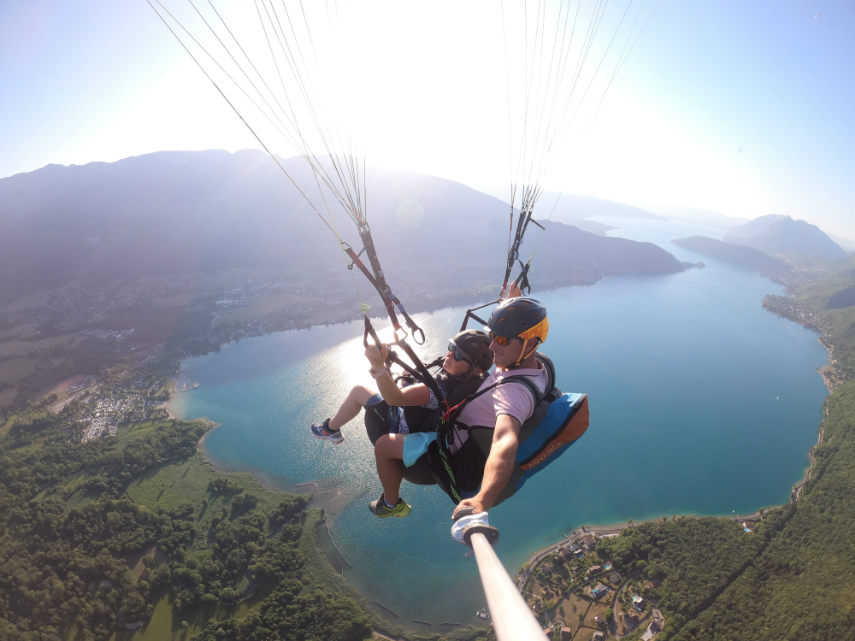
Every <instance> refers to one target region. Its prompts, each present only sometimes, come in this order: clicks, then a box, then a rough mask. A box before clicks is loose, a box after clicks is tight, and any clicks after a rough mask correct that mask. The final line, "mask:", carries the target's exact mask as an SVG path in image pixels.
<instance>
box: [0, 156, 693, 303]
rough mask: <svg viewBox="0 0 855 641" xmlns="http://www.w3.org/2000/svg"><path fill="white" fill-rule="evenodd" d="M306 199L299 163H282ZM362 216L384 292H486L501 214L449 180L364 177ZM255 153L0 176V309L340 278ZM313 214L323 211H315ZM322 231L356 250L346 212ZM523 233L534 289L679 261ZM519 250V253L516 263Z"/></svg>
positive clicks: (554, 231)
mask: <svg viewBox="0 0 855 641" xmlns="http://www.w3.org/2000/svg"><path fill="white" fill-rule="evenodd" d="M282 163H283V166H284V167H285V168H286V170H287V171H288V173H289V174H290V175H291V176H292V177H293V178H294V180H295V182H296V183H297V184H299V185H301V186H302V187H303V188H304V189H307V190H308V194H309V196H310V198H311V199H312V200H313V202H316V203H319V202H321V200H320V199H319V198H317V193H316V192H315V191H313V190H312V189H311V188H310V187H308V186H310V185H312V184H313V181H312V180H311V176H310V175H309V174H308V169H307V166H306V164H305V162H304V161H303V160H302V159H299V158H294V159H288V160H283V161H282ZM367 183H368V189H367V207H366V209H367V211H368V212H369V213H368V216H369V223H370V224H371V226H372V232H373V234H374V237H375V241H376V244H377V248H378V252H379V255H380V256H381V258H382V260H383V264H384V268H385V270H386V272H387V273H388V274H390V275H392V276H393V277H394V278H392V279H391V280H392V282H393V283H395V284H396V285H397V287H396V289H397V290H399V291H400V290H402V289H403V288H417V291H420V292H428V291H431V290H437V291H450V290H452V289H454V288H461V287H466V286H478V285H482V284H488V283H489V284H492V285H495V284H496V283H497V281H498V280H499V279H500V277H501V272H502V270H503V265H504V256H505V253H506V247H507V228H508V225H507V214H508V205H507V204H506V203H503V202H502V201H501V200H499V199H496V198H493V197H490V196H487V195H485V194H482V193H480V192H477V191H475V190H472V189H470V188H468V187H466V186H464V185H462V184H459V183H455V182H453V181H449V180H444V179H439V178H434V177H429V176H424V175H420V174H415V173H404V172H389V171H383V172H381V171H374V170H370V171H369V173H368V177H367ZM315 213H316V212H314V211H313V210H312V208H311V207H310V206H309V205H308V204H307V203H306V201H305V199H304V198H303V197H302V196H301V195H300V194H299V193H298V191H297V190H296V189H295V188H294V186H293V185H292V184H291V183H290V182H289V180H287V179H286V177H285V176H284V175H283V174H282V172H281V171H280V170H279V169H278V168H277V166H276V165H275V164H274V163H273V162H272V161H271V160H270V159H269V158H268V157H267V156H266V155H264V154H263V153H261V152H256V151H243V152H238V153H235V154H231V153H227V152H224V151H207V152H159V153H154V154H148V155H145V156H140V157H135V158H127V159H125V160H121V161H118V162H115V163H109V164H108V163H91V164H88V165H84V166H69V167H64V166H58V165H49V166H47V167H44V168H43V169H40V170H37V171H34V172H31V173H26V174H18V175H16V176H12V177H10V178H5V179H3V180H0V302H2V301H6V302H8V301H9V300H11V299H13V298H15V297H18V296H22V295H24V294H28V293H30V292H32V291H35V290H39V289H44V288H56V287H60V286H63V285H65V284H66V283H69V282H76V283H78V284H80V285H83V286H86V287H99V286H104V285H107V284H109V283H115V282H129V281H136V280H139V279H144V278H152V277H154V278H164V277H165V278H171V277H175V276H178V275H182V276H186V275H188V274H193V273H198V272H206V273H211V272H218V271H223V270H229V269H235V268H250V269H265V270H272V271H274V272H276V273H280V274H282V275H283V277H284V278H288V279H294V280H309V279H310V280H311V282H317V283H318V284H319V286H320V284H321V283H323V282H324V281H325V280H326V279H329V278H341V277H342V271H341V268H342V267H343V266H344V264H345V263H344V260H343V256H342V253H341V252H340V251H339V242H338V240H337V239H336V237H335V236H334V235H333V233H331V232H330V230H329V229H328V228H327V227H326V226H325V225H324V224H323V223H322V222H321V220H320V219H319V216H317V215H315ZM321 213H323V214H324V215H326V212H324V211H322V212H321ZM333 224H334V233H335V234H338V235H339V236H340V238H341V239H342V240H344V241H346V242H349V243H351V244H352V245H353V246H354V248H356V249H357V250H358V249H359V248H361V244H360V243H359V241H358V236H357V234H356V227H355V225H354V224H353V222H352V221H350V220H349V219H347V218H346V217H338V218H336V219H335V220H334V221H333ZM548 229H549V232H548V233H546V234H539V233H537V232H538V230H534V229H533V230H532V231H531V232H530V235H531V236H532V238H531V239H530V240H529V241H528V243H529V247H532V248H534V249H535V250H536V253H537V258H536V267H535V268H534V269H533V270H532V281H533V284H534V285H535V287H538V286H540V287H544V286H553V285H556V286H557V285H568V284H581V283H592V282H595V281H596V280H597V279H599V278H601V277H603V276H606V275H610V274H663V273H672V272H675V271H680V270H682V269H683V268H684V266H683V265H682V264H681V263H680V262H679V261H677V260H676V259H675V258H674V257H673V256H671V255H670V254H668V253H667V252H666V251H664V250H662V249H660V248H659V247H656V246H654V245H650V244H648V243H636V242H633V241H628V240H624V239H617V238H605V237H601V236H596V235H594V234H590V233H587V232H584V231H581V230H579V229H577V228H574V227H570V226H567V225H563V224H561V223H557V222H551V223H550V224H549V228H548ZM528 251H531V249H529V248H527V247H524V248H523V252H521V255H523V256H527V254H526V253H525V252H528Z"/></svg>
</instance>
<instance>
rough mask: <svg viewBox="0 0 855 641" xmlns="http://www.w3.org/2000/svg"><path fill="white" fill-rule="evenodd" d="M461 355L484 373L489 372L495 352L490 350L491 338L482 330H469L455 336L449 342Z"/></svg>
mask: <svg viewBox="0 0 855 641" xmlns="http://www.w3.org/2000/svg"><path fill="white" fill-rule="evenodd" d="M448 342H449V345H453V346H454V347H456V348H457V349H458V350H460V353H461V354H462V355H463V356H465V357H466V359H468V360H469V362H470V363H472V364H474V365H477V366H478V367H480V368H481V369H482V370H483V371H485V372H486V371H487V370H488V369H490V367H492V365H493V352H492V350H491V349H490V337H489V336H487V333H486V332H482V331H481V330H480V329H467V330H465V331H462V332H460V333H459V334H455V336H454V338H450V339H449V340H448Z"/></svg>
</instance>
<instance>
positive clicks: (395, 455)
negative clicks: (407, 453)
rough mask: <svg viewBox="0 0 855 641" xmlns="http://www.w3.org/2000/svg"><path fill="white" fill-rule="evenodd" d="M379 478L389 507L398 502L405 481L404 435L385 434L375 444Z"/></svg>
mask: <svg viewBox="0 0 855 641" xmlns="http://www.w3.org/2000/svg"><path fill="white" fill-rule="evenodd" d="M374 458H375V459H376V461H377V476H378V477H379V478H380V484H381V485H382V486H383V498H384V499H386V503H388V504H389V505H395V503H397V502H398V498H399V496H398V492H399V491H400V489H401V481H403V480H404V461H403V460H402V459H403V458H404V435H403V434H384V435H383V436H381V437H380V438H378V439H377V442H376V443H375V444H374Z"/></svg>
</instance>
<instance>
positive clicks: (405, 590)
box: [174, 223, 827, 630]
mask: <svg viewBox="0 0 855 641" xmlns="http://www.w3.org/2000/svg"><path fill="white" fill-rule="evenodd" d="M680 231H683V230H680ZM620 233H622V234H625V235H628V236H631V237H634V238H638V239H642V240H648V239H649V240H656V241H657V242H659V243H660V244H663V246H665V247H666V249H668V250H669V251H671V252H672V253H674V254H675V255H677V256H678V257H679V258H681V259H682V260H689V261H692V262H696V261H700V260H703V261H704V262H705V263H706V266H705V267H703V268H694V269H690V270H688V271H686V272H683V273H681V274H675V275H670V276H663V277H655V278H609V279H605V280H603V281H602V282H600V283H598V284H597V285H595V286H592V287H572V288H566V289H560V290H555V291H551V292H543V293H538V297H539V298H540V299H541V300H542V301H543V302H544V303H545V304H546V305H547V307H548V309H549V315H550V322H551V331H550V336H549V340H548V341H547V343H546V347H545V349H544V352H545V353H547V354H549V355H550V356H551V357H552V359H553V360H554V362H555V363H556V366H557V369H558V373H559V384H560V386H561V387H562V388H563V389H565V390H567V391H583V392H587V393H588V394H589V396H590V404H591V427H590V429H589V430H588V432H587V434H586V435H585V436H584V437H583V438H582V439H580V441H579V442H578V443H577V444H576V445H574V447H573V448H571V450H569V451H568V452H567V453H566V454H565V455H564V456H563V457H562V458H561V459H560V460H559V461H557V462H556V463H554V464H553V465H551V466H550V467H549V468H547V469H546V470H545V471H544V472H543V473H541V474H539V475H538V476H536V477H535V478H533V479H532V480H531V481H529V483H528V484H527V485H526V487H525V490H524V491H523V492H521V493H520V494H518V495H517V496H516V497H514V499H512V500H510V501H508V502H506V503H504V504H503V505H501V506H500V507H498V508H496V509H495V510H493V511H492V512H491V513H490V522H491V523H492V524H494V525H496V526H497V527H498V528H499V529H500V532H501V539H500V541H499V543H498V545H497V547H496V551H497V553H498V554H499V556H500V557H501V559H502V560H503V562H504V564H505V566H506V567H507V568H508V569H509V571H511V572H512V573H513V572H515V571H516V570H517V569H518V568H519V566H520V565H521V564H522V563H523V562H524V561H525V559H526V558H527V557H529V556H530V555H531V554H532V553H533V552H535V551H536V550H537V549H538V548H540V547H543V546H545V545H548V544H550V543H552V542H554V541H556V540H557V539H559V538H560V537H561V536H562V535H563V534H565V533H566V532H568V531H570V530H573V529H574V528H575V527H577V526H579V525H582V524H607V523H613V522H619V521H626V520H627V519H633V520H636V521H638V520H641V519H644V518H651V517H657V516H662V515H673V514H731V513H732V512H736V513H748V512H753V511H755V510H756V509H758V508H760V507H763V506H768V505H774V504H780V503H782V502H784V501H786V500H787V498H788V496H789V492H790V489H791V487H792V485H793V484H794V483H795V482H797V481H798V480H799V479H800V478H801V476H802V474H803V472H804V469H805V467H806V466H807V451H808V449H809V448H810V447H811V445H812V444H813V443H814V442H815V441H816V436H817V429H818V424H819V421H820V417H821V404H822V400H823V398H824V396H825V394H826V390H825V387H824V386H823V383H822V379H821V377H820V376H819V374H818V373H817V368H819V367H821V366H822V365H823V364H824V363H825V362H826V361H827V354H826V353H825V351H824V350H823V349H822V348H821V346H820V345H819V343H818V342H817V337H816V335H814V334H813V333H811V332H809V331H808V330H806V329H804V328H802V327H800V326H798V325H796V324H794V323H791V322H789V321H786V320H783V319H781V318H779V317H777V316H774V315H773V314H770V313H769V312H767V311H765V310H764V309H763V308H762V305H761V302H762V298H763V296H764V295H766V294H769V293H780V287H779V286H777V285H775V284H773V283H770V282H769V281H767V280H765V279H763V278H760V277H759V276H755V275H753V274H749V273H746V272H743V271H739V270H735V269H732V268H729V267H727V266H725V265H721V264H718V263H715V262H714V261H710V260H708V259H702V258H700V257H698V256H694V255H692V254H690V253H688V252H686V251H683V250H680V249H679V248H677V247H674V246H671V245H667V237H666V236H665V235H663V233H662V232H661V231H658V229H656V228H654V226H653V225H652V224H651V223H633V228H631V229H630V228H628V227H626V225H625V224H624V229H623V230H621V232H620ZM675 233H677V232H675ZM677 235H686V234H684V233H683V234H681V233H677ZM462 315H463V310H462V309H445V310H440V311H438V312H436V313H434V314H432V315H422V316H419V317H418V321H419V322H420V323H421V324H422V326H423V327H424V328H425V332H426V333H427V334H428V336H429V337H431V339H432V341H433V342H430V343H429V344H428V345H427V346H426V350H425V352H424V354H425V355H426V356H427V355H434V354H438V353H439V351H440V350H441V349H443V347H444V345H445V341H446V339H447V337H448V336H450V335H452V334H453V333H454V331H455V328H456V327H457V326H458V325H459V322H460V319H461V318H462ZM362 349H363V348H362V328H361V325H360V324H358V323H354V324H347V325H337V326H321V327H315V328H312V329H310V330H301V331H293V332H281V333H277V334H272V335H268V336H263V337H259V338H252V339H246V340H242V341H240V342H237V343H233V344H231V345H229V346H227V347H226V348H225V349H223V350H222V351H221V352H219V353H214V354H209V355H207V356H204V357H199V358H193V359H190V360H188V361H186V362H184V363H183V365H182V376H186V377H188V378H190V379H192V380H197V381H199V383H200V387H199V389H197V390H194V391H192V392H183V393H179V394H177V395H176V399H175V403H174V408H175V411H176V412H177V413H178V414H179V415H181V416H186V417H197V416H207V417H209V418H211V419H213V420H215V421H217V422H218V423H221V427H219V428H218V429H216V430H214V431H213V432H212V433H211V434H210V435H209V437H208V439H207V442H206V448H207V452H208V454H209V455H210V456H211V457H212V458H213V459H215V460H216V461H217V462H219V463H220V464H222V465H224V466H226V467H230V468H234V469H252V470H253V471H254V472H255V473H257V474H258V475H259V476H261V477H262V478H264V479H266V480H268V481H269V482H271V483H273V484H277V485H281V486H283V487H292V486H294V485H296V484H301V483H307V482H316V484H317V485H316V487H317V492H318V496H319V500H320V501H321V502H322V503H323V504H325V505H330V504H331V502H332V501H334V499H336V497H339V502H338V505H339V508H340V509H336V512H337V514H336V516H335V519H334V521H333V523H332V525H331V534H332V537H333V540H334V541H335V543H336V545H337V547H338V548H339V549H340V550H341V552H342V554H343V555H344V557H345V559H346V560H347V561H348V562H349V564H350V567H349V568H347V569H346V570H345V572H344V575H345V577H346V579H347V580H348V581H349V582H351V583H353V584H355V585H356V586H357V587H359V588H360V589H361V590H362V591H363V593H364V594H365V595H366V596H367V598H368V599H369V600H373V601H377V602H378V603H381V604H383V605H384V606H385V607H387V608H389V609H391V610H393V611H394V612H396V613H397V614H398V615H399V616H400V619H401V621H402V622H409V621H412V620H420V621H429V622H432V623H433V624H435V627H434V628H433V629H435V630H441V629H443V627H442V626H441V625H440V624H441V623H442V622H449V621H454V622H474V621H475V619H474V616H473V615H474V612H475V611H476V610H477V609H478V608H480V607H483V605H484V600H483V596H482V593H481V588H480V584H479V581H478V575H477V570H476V568H475V564H474V560H473V559H471V558H467V557H465V550H464V548H463V547H461V546H459V545H458V544H455V543H453V542H452V541H451V540H450V538H449V536H448V529H449V516H450V513H451V508H452V504H451V502H450V501H449V500H448V499H447V497H445V495H444V494H442V493H441V492H439V491H438V490H435V489H433V488H420V487H415V486H411V485H408V484H405V486H404V488H403V490H402V494H403V495H404V496H405V498H406V499H407V500H408V501H409V502H410V503H411V504H412V505H413V512H412V514H411V515H410V516H409V517H408V518H407V519H400V520H398V519H387V520H383V521H380V520H378V519H376V518H375V517H374V516H373V515H371V514H370V513H369V512H368V509H367V502H368V501H369V500H371V499H373V498H376V496H377V495H378V494H379V492H380V487H379V483H378V482H377V481H376V479H375V473H374V462H373V455H372V452H371V448H370V445H369V443H368V440H367V438H366V437H365V436H364V434H363V428H362V425H361V422H360V421H359V419H357V420H356V421H354V422H353V423H351V424H350V425H348V426H346V427H345V428H344V429H345V435H346V438H345V441H344V443H343V444H341V445H339V446H335V445H332V444H328V443H322V442H319V441H317V440H315V439H314V438H313V437H312V436H311V434H310V433H309V430H308V426H309V424H310V423H311V422H312V421H314V420H317V419H320V418H324V417H326V416H329V415H330V414H331V412H332V409H333V408H334V406H335V405H336V404H337V402H338V401H339V400H340V399H341V398H342V396H343V394H344V393H345V392H346V391H347V389H348V388H349V387H350V385H352V384H353V383H355V382H361V383H364V384H369V385H370V383H371V382H372V381H371V379H370V377H369V376H368V373H367V367H368V366H367V364H366V362H365V360H364V358H363V357H362ZM306 489H309V488H306ZM390 521H391V522H390Z"/></svg>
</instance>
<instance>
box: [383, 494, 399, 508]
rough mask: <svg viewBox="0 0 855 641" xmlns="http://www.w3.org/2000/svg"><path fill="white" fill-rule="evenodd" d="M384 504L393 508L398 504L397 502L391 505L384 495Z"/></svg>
mask: <svg viewBox="0 0 855 641" xmlns="http://www.w3.org/2000/svg"><path fill="white" fill-rule="evenodd" d="M383 505H385V506H386V507H388V508H393V507H395V505H397V503H395V505H389V502H388V501H387V500H386V497H385V496H384V497H383Z"/></svg>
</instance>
